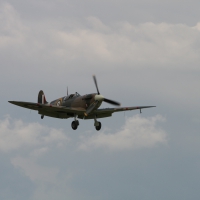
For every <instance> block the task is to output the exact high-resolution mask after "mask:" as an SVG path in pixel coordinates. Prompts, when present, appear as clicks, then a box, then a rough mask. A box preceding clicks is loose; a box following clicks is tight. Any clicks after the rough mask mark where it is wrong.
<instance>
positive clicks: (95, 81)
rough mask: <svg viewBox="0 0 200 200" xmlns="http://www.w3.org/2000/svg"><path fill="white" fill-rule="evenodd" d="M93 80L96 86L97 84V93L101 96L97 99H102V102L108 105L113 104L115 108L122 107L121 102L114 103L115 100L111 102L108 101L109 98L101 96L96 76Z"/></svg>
mask: <svg viewBox="0 0 200 200" xmlns="http://www.w3.org/2000/svg"><path fill="white" fill-rule="evenodd" d="M93 79H94V84H95V86H96V89H97V93H98V95H99V96H96V98H95V99H99V100H100V99H101V100H103V101H105V102H106V103H109V104H112V105H115V106H120V105H121V104H120V103H119V102H117V101H113V100H111V99H107V98H105V97H103V96H102V95H100V92H99V88H98V85H97V79H96V76H95V75H93Z"/></svg>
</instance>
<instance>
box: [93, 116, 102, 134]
mask: <svg viewBox="0 0 200 200" xmlns="http://www.w3.org/2000/svg"><path fill="white" fill-rule="evenodd" d="M94 126H95V128H96V130H97V131H99V130H101V122H98V121H97V119H96V116H95V118H94Z"/></svg>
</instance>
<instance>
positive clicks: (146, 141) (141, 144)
mask: <svg viewBox="0 0 200 200" xmlns="http://www.w3.org/2000/svg"><path fill="white" fill-rule="evenodd" d="M163 120H164V118H163V117H162V116H159V115H157V116H155V117H151V118H149V119H145V118H142V117H140V116H139V115H136V116H135V117H132V118H128V119H127V120H126V123H125V125H124V127H123V128H121V130H120V131H119V132H116V133H114V134H109V133H105V132H107V131H105V132H101V133H100V134H98V135H93V134H92V135H89V136H88V138H84V137H83V138H82V140H83V141H82V142H81V143H80V145H79V149H80V150H93V149H96V148H102V149H104V150H105V149H109V150H113V151H121V150H122V151H123V150H131V149H138V148H150V147H154V146H156V145H157V144H166V142H167V139H166V135H167V134H166V133H165V131H164V130H162V129H160V128H158V127H157V126H156V123H157V122H159V121H163Z"/></svg>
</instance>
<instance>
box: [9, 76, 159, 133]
mask: <svg viewBox="0 0 200 200" xmlns="http://www.w3.org/2000/svg"><path fill="white" fill-rule="evenodd" d="M93 79H94V83H95V86H96V89H97V93H92V94H85V95H83V96H81V95H80V94H79V93H78V92H76V93H75V94H70V95H68V89H67V96H64V97H61V98H58V99H56V100H54V101H52V102H50V103H49V102H47V101H46V98H45V95H44V92H43V91H42V90H40V91H39V94H38V102H37V103H32V102H23V101H8V102H9V103H12V104H14V105H17V106H21V107H24V108H28V109H31V110H37V111H38V114H40V115H41V119H43V118H44V116H48V117H55V118H61V119H67V118H70V117H72V118H73V117H74V121H72V123H71V127H72V129H73V130H76V129H77V128H78V126H79V121H78V120H77V118H79V119H94V126H95V128H96V130H97V131H99V130H100V129H101V122H99V121H97V119H98V118H104V117H111V116H112V114H113V113H114V112H120V111H128V110H136V109H139V110H140V113H141V109H143V108H151V107H155V106H137V107H118V108H103V109H99V107H100V106H101V104H102V102H103V101H104V102H106V103H109V104H112V105H115V106H120V103H118V102H116V101H113V100H110V99H107V98H105V97H104V96H102V95H101V94H100V92H99V89H98V85H97V80H96V77H95V75H94V76H93Z"/></svg>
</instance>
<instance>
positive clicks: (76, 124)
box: [71, 115, 79, 130]
mask: <svg viewBox="0 0 200 200" xmlns="http://www.w3.org/2000/svg"><path fill="white" fill-rule="evenodd" d="M76 117H77V116H76V115H74V121H73V122H72V124H71V126H72V129H73V130H76V129H77V128H78V126H79V121H78V120H77V119H76Z"/></svg>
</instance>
